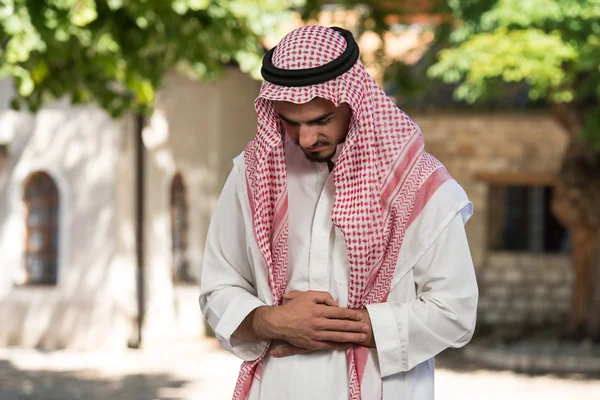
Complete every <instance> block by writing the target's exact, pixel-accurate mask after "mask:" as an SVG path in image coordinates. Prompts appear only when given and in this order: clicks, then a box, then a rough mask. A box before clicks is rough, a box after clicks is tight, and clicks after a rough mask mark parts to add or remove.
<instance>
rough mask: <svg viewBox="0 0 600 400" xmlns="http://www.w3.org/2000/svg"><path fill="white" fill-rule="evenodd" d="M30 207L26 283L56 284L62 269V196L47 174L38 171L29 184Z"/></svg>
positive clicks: (27, 203) (26, 190)
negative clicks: (60, 211) (59, 264)
mask: <svg viewBox="0 0 600 400" xmlns="http://www.w3.org/2000/svg"><path fill="white" fill-rule="evenodd" d="M24 201H25V206H26V208H27V216H26V218H27V219H26V225H27V239H26V243H25V272H26V283H27V284H33V285H54V284H56V275H57V267H58V211H59V195H58V189H57V188H56V184H55V183H54V181H53V180H52V178H51V177H50V176H49V175H48V174H47V173H45V172H36V173H33V174H32V175H30V176H29V178H28V179H27V180H26V181H25V187H24Z"/></svg>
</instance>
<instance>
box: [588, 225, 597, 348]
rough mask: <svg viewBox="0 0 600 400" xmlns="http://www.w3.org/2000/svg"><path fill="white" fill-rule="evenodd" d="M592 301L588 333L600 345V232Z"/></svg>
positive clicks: (593, 265)
mask: <svg viewBox="0 0 600 400" xmlns="http://www.w3.org/2000/svg"><path fill="white" fill-rule="evenodd" d="M591 282H592V289H591V290H592V299H591V302H590V318H589V320H588V332H589V335H590V337H591V338H592V339H593V340H594V341H595V342H597V343H600V230H599V231H597V232H596V254H595V257H594V260H593V264H592V279H591Z"/></svg>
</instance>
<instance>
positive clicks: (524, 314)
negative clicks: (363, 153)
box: [0, 0, 600, 400]
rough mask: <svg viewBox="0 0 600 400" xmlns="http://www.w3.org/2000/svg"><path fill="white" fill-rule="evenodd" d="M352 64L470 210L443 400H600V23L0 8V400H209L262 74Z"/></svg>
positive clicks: (532, 9) (356, 5) (450, 9)
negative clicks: (308, 34) (213, 246)
mask: <svg viewBox="0 0 600 400" xmlns="http://www.w3.org/2000/svg"><path fill="white" fill-rule="evenodd" d="M307 24H320V25H326V26H341V27H344V28H346V29H349V30H351V31H352V32H353V33H354V35H355V37H356V38H357V40H358V42H359V45H360V48H361V58H362V61H363V63H364V64H365V65H366V66H367V68H368V70H369V72H370V73H371V74H372V75H373V76H374V77H375V79H376V80H377V81H378V82H379V83H380V85H381V86H382V87H383V88H384V89H385V91H386V92H387V93H388V94H389V96H390V97H392V98H393V99H394V101H395V102H396V103H397V104H398V106H399V107H400V108H401V109H403V110H404V111H406V112H407V113H408V114H409V115H410V116H411V117H412V118H413V119H414V120H415V121H416V122H417V124H418V125H419V126H420V127H421V129H422V131H423V132H424V134H425V140H426V150H428V151H429V152H430V153H432V154H433V155H434V156H436V157H437V158H439V159H440V160H441V161H442V162H443V163H444V164H445V165H446V167H447V168H448V170H449V171H450V173H451V174H452V175H453V176H454V177H455V178H456V179H457V180H458V182H459V183H460V184H461V185H462V186H463V187H464V188H465V190H466V191H467V193H468V195H469V197H470V198H471V200H472V201H473V203H474V205H475V210H476V212H475V215H474V216H473V218H472V219H471V220H470V222H469V223H468V224H467V233H468V236H469V242H470V246H471V251H472V254H473V258H474V262H475V266H476V272H477V276H478V281H479V288H480V302H479V311H478V326H477V332H476V334H475V337H474V339H473V341H472V343H471V344H469V345H467V346H466V347H465V348H464V349H461V350H452V351H446V352H444V353H442V354H441V355H440V356H439V357H437V360H436V363H437V366H438V370H437V372H436V390H437V398H439V399H442V400H443V399H459V398H460V399H480V398H482V397H483V396H486V397H488V398H490V399H506V398H511V399H513V400H520V399H527V400H531V399H544V400H551V399H600V234H599V233H600V109H599V102H598V100H599V98H600V69H599V65H600V1H599V0H463V1H458V0H449V1H439V0H406V1H393V0H372V1H368V0H364V1H356V0H346V1H338V2H334V1H325V0H323V1H319V0H280V1H275V0H262V1H258V0H256V1H253V0H214V1H209V0H171V1H169V0H107V1H95V0H46V1H38V0H3V2H2V3H1V4H0V399H1V400H5V399H60V400H71V399H93V400H96V399H105V398H114V399H135V400H138V399H139V400H145V399H186V400H188V399H228V398H230V397H231V393H232V390H233V386H234V383H235V379H236V376H237V372H238V367H239V364H240V362H239V360H237V359H236V358H235V357H233V356H231V355H229V354H227V353H225V352H223V351H221V350H219V347H218V344H217V343H216V340H215V339H213V338H212V332H211V331H210V329H209V328H208V327H207V326H206V324H205V322H204V321H203V318H202V315H201V313H200V310H199V307H198V295H199V279H200V276H201V265H202V256H203V251H204V240H205V236H206V231H207V229H208V223H209V221H210V218H211V214H212V210H213V207H214V205H215V202H216V200H217V198H218V196H219V194H220V191H221V188H222V186H223V184H224V181H225V179H226V177H227V175H228V173H229V171H230V169H231V167H232V159H233V158H234V157H235V156H237V155H238V154H239V153H240V152H241V151H242V150H243V148H244V146H245V144H246V143H247V142H248V141H249V140H251V139H252V137H253V136H254V133H255V127H256V116H255V111H254V108H253V100H254V98H255V97H256V95H257V94H258V90H259V88H260V84H261V82H260V74H259V68H260V61H261V58H262V56H263V54H264V53H265V52H266V51H267V50H269V49H270V48H272V47H273V46H274V45H276V44H277V42H278V41H279V40H280V39H281V38H282V37H283V35H285V34H286V33H287V32H289V31H290V30H292V29H294V28H296V27H300V26H303V25H307Z"/></svg>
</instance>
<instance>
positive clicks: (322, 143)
mask: <svg viewBox="0 0 600 400" xmlns="http://www.w3.org/2000/svg"><path fill="white" fill-rule="evenodd" d="M298 144H299V143H298ZM328 144H329V142H325V141H318V142H315V143H314V144H313V145H312V146H310V147H305V149H308V150H310V149H316V148H317V147H321V146H326V145H328Z"/></svg>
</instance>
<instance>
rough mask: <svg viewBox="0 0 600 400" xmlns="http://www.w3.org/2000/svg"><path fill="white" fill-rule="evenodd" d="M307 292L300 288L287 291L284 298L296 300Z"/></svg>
mask: <svg viewBox="0 0 600 400" xmlns="http://www.w3.org/2000/svg"><path fill="white" fill-rule="evenodd" d="M304 293H306V292H301V291H300V290H292V291H291V292H287V293H286V294H284V295H283V298H284V299H286V300H294V299H295V298H296V297H299V296H301V295H303V294H304Z"/></svg>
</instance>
